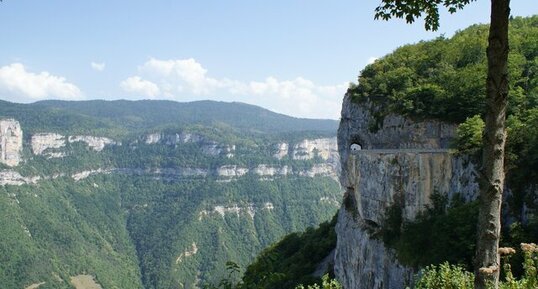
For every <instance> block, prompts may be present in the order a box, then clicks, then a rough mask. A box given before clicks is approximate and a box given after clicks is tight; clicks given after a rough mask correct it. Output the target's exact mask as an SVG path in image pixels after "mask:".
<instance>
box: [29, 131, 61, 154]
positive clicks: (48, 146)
mask: <svg viewBox="0 0 538 289" xmlns="http://www.w3.org/2000/svg"><path fill="white" fill-rule="evenodd" d="M65 140H66V139H65V136H63V135H60V134H57V133H38V134H34V135H33V136H32V140H31V145H32V152H33V153H34V154H35V155H44V156H46V157H47V158H61V157H64V156H65V152H63V151H61V148H63V147H65Z"/></svg>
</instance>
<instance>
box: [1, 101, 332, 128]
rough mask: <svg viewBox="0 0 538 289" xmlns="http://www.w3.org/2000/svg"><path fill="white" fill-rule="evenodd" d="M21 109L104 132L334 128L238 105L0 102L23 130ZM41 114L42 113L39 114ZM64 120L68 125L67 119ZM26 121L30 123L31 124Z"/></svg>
mask: <svg viewBox="0 0 538 289" xmlns="http://www.w3.org/2000/svg"><path fill="white" fill-rule="evenodd" d="M21 109H22V110H23V111H25V112H27V113H30V112H36V111H39V110H44V109H45V110H46V111H48V112H49V113H51V114H55V115H57V114H58V113H67V117H70V118H73V117H74V116H75V115H78V116H79V117H81V118H82V119H84V120H85V121H93V122H95V123H96V124H99V125H100V126H102V127H104V128H106V127H110V126H120V127H122V128H124V129H129V130H133V129H134V130H145V129H146V130H147V129H151V128H156V127H161V128H162V127H173V126H181V125H187V124H201V125H214V124H224V125H228V126H232V127H235V128H238V129H242V130H246V131H248V132H261V133H286V132H288V133H289V132H297V131H318V132H334V131H336V129H337V127H338V121H336V120H328V119H305V118H295V117H291V116H287V115H284V114H279V113H275V112H272V111H270V110H267V109H264V108H261V107H258V106H255V105H250V104H245V103H240V102H217V101H209V100H204V101H194V102H175V101H168V100H138V101H130V100H114V101H105V100H89V101H60V100H44V101H39V102H36V103H31V104H17V103H10V102H6V101H0V115H5V116H12V117H14V118H17V119H18V120H19V121H20V122H21V124H22V125H23V126H27V125H25V119H24V117H23V118H21V117H20V116H16V115H15V114H16V113H17V112H20V111H21ZM42 114H43V112H41V115H42ZM42 116H43V115H42ZM45 120H46V119H45ZM56 120H57V119H56ZM64 120H65V121H68V120H69V119H64ZM27 121H28V122H31V120H27ZM50 121H52V122H54V119H50ZM66 125H68V124H66Z"/></svg>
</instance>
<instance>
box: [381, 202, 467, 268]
mask: <svg viewBox="0 0 538 289" xmlns="http://www.w3.org/2000/svg"><path fill="white" fill-rule="evenodd" d="M432 200H433V201H432V206H430V207H428V208H426V210H424V211H423V212H421V213H419V214H418V215H417V217H416V219H415V220H414V221H406V222H405V221H402V217H401V208H398V207H397V206H396V207H391V208H389V209H388V212H387V219H386V220H385V222H384V224H383V226H382V229H381V236H382V237H383V240H384V242H385V244H387V245H388V246H389V247H391V248H394V249H395V250H396V254H397V257H398V260H399V261H400V262H402V263H403V264H406V265H408V266H413V267H423V266H427V265H429V264H440V263H442V262H445V261H448V262H450V263H461V264H465V265H466V266H467V267H468V268H471V267H472V259H473V255H474V248H475V243H476V236H475V234H476V224H477V221H478V207H477V202H471V203H465V202H464V201H463V200H461V199H459V198H458V197H454V199H452V200H451V202H450V204H448V200H447V199H446V197H442V196H440V195H438V194H434V195H433V196H432Z"/></svg>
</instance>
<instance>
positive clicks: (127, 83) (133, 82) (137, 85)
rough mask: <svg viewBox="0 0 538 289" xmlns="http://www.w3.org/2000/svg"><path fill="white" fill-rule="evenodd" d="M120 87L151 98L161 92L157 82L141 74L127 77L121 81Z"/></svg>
mask: <svg viewBox="0 0 538 289" xmlns="http://www.w3.org/2000/svg"><path fill="white" fill-rule="evenodd" d="M120 87H121V88H122V89H123V90H125V91H127V92H131V93H135V94H141V95H143V96H147V97H150V98H154V97H156V96H158V95H159V94H160V93H161V90H160V89H159V87H158V86H157V85H156V84H155V83H153V82H151V81H149V80H144V79H142V78H140V77H139V76H133V77H129V78H127V79H126V80H124V81H122V82H121V83H120Z"/></svg>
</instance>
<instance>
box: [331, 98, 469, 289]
mask: <svg viewBox="0 0 538 289" xmlns="http://www.w3.org/2000/svg"><path fill="white" fill-rule="evenodd" d="M374 110H375V108H373V107H372V106H371V105H370V104H368V103H363V104H357V103H353V102H352V101H351V99H350V96H349V95H346V96H345V97H344V102H343V106H342V117H341V122H340V127H339V129H338V150H339V153H340V158H341V164H342V170H341V174H340V182H341V184H342V186H343V187H344V188H345V189H346V193H345V197H344V198H345V200H344V205H343V206H342V209H341V210H340V213H339V217H338V223H337V225H336V233H337V236H338V241H337V247H336V253H335V274H336V277H337V278H338V279H339V280H340V281H341V282H342V284H343V286H344V288H348V289H389V288H390V289H400V288H401V289H403V288H405V287H406V286H409V285H410V284H411V283H412V277H413V274H414V273H415V272H414V270H413V269H412V268H408V267H406V266H404V265H402V264H401V263H400V262H398V260H397V258H396V255H395V252H394V251H393V250H392V249H390V248H387V247H385V245H384V244H383V242H382V240H380V239H379V237H377V236H375V232H376V231H378V230H379V229H380V228H381V227H382V226H383V222H384V220H385V219H386V215H385V213H386V211H387V209H388V208H389V207H391V206H393V205H397V206H399V207H401V209H402V216H403V218H404V219H405V220H413V219H414V218H415V217H416V215H417V214H418V213H419V212H420V211H421V210H423V209H424V208H425V207H426V206H427V205H429V204H431V196H432V194H434V193H439V194H442V195H446V196H448V197H449V198H450V197H452V195H454V194H456V193H458V194H461V195H462V196H463V197H464V198H465V199H468V200H471V199H474V198H475V197H476V196H477V194H478V184H477V172H476V169H475V167H474V165H473V164H472V163H471V162H469V161H468V160H467V159H465V158H462V157H457V156H455V155H453V154H452V153H451V152H450V150H448V145H449V143H450V140H451V139H452V138H453V136H454V133H455V126H453V125H449V124H445V123H442V122H437V121H413V120H410V119H406V118H404V117H402V116H398V115H389V116H387V117H385V118H384V120H383V121H382V123H380V126H379V129H378V130H375V131H374V130H372V125H371V124H372V121H375V120H374V116H373V115H372V111H374ZM353 144H358V145H360V147H361V148H362V149H361V150H352V149H351V146H352V145H353Z"/></svg>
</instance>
